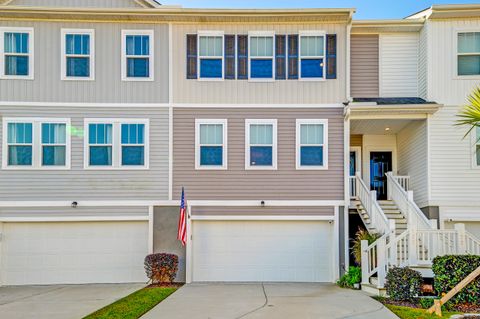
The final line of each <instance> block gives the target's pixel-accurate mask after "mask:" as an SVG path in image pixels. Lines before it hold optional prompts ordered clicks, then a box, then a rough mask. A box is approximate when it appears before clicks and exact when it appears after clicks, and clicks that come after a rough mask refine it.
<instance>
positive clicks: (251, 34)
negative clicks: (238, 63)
mask: <svg viewBox="0 0 480 319" xmlns="http://www.w3.org/2000/svg"><path fill="white" fill-rule="evenodd" d="M252 37H272V39H273V41H272V43H273V44H272V46H273V47H272V56H271V59H272V77H271V78H264V79H258V78H252V77H251V76H252V63H251V61H252V54H251V52H250V51H251V48H252V46H251V44H250V43H251V42H250V41H251V38H252ZM275 41H276V39H275V32H274V31H250V32H248V81H249V82H275V70H276V64H275V60H276V59H275ZM255 59H265V60H267V59H270V57H259V58H255Z"/></svg>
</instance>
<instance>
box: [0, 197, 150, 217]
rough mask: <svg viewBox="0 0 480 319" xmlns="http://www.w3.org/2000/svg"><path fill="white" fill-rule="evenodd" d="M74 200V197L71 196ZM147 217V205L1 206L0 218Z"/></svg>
mask: <svg viewBox="0 0 480 319" xmlns="http://www.w3.org/2000/svg"><path fill="white" fill-rule="evenodd" d="M72 200H75V198H72ZM39 216H41V217H48V218H55V217H67V216H68V217H92V216H95V217H106V218H109V217H124V216H134V217H139V218H141V217H143V218H145V217H148V207H138V206H137V207H118V206H117V207H91V206H89V207H82V206H77V207H76V208H72V207H1V208H0V221H1V219H2V218H10V217H16V218H32V217H33V218H34V217H39Z"/></svg>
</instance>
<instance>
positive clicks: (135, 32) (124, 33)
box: [121, 30, 155, 82]
mask: <svg viewBox="0 0 480 319" xmlns="http://www.w3.org/2000/svg"><path fill="white" fill-rule="evenodd" d="M128 35H148V36H149V40H148V43H149V49H150V51H149V55H148V59H149V75H150V76H149V77H145V78H139V77H127V51H126V48H127V36H128ZM154 47H155V43H154V32H153V30H122V53H121V55H122V72H121V73H122V81H133V82H145V81H154V79H155V76H154V70H155V68H154V56H155V54H154V52H155V51H154ZM143 57H146V56H143Z"/></svg>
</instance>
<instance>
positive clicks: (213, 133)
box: [195, 119, 227, 169]
mask: <svg viewBox="0 0 480 319" xmlns="http://www.w3.org/2000/svg"><path fill="white" fill-rule="evenodd" d="M226 136H227V120H217V119H215V120H204V119H201V120H199V119H197V120H195V168H196V169H226V168H227V155H226V154H227V142H226V140H227V138H226Z"/></svg>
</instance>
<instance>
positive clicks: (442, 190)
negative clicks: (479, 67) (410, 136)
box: [429, 106, 480, 214]
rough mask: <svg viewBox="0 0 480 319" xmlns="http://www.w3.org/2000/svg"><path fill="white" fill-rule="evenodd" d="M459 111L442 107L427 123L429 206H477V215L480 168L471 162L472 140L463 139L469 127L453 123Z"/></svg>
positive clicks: (478, 210) (479, 192)
mask: <svg viewBox="0 0 480 319" xmlns="http://www.w3.org/2000/svg"><path fill="white" fill-rule="evenodd" d="M459 110H460V107H458V106H445V107H442V108H441V109H440V110H439V111H438V112H437V113H436V114H434V115H433V116H432V117H431V120H430V122H429V123H430V132H429V133H430V174H431V205H440V206H441V205H445V206H476V208H475V211H476V212H477V214H480V168H477V167H475V166H474V165H473V154H474V139H473V138H472V137H471V136H468V137H466V138H463V136H464V135H465V133H466V132H467V130H468V128H467V127H458V126H454V123H455V120H456V114H457V113H458V111H459ZM441 208H442V207H441ZM452 213H453V214H455V213H454V212H452Z"/></svg>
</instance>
